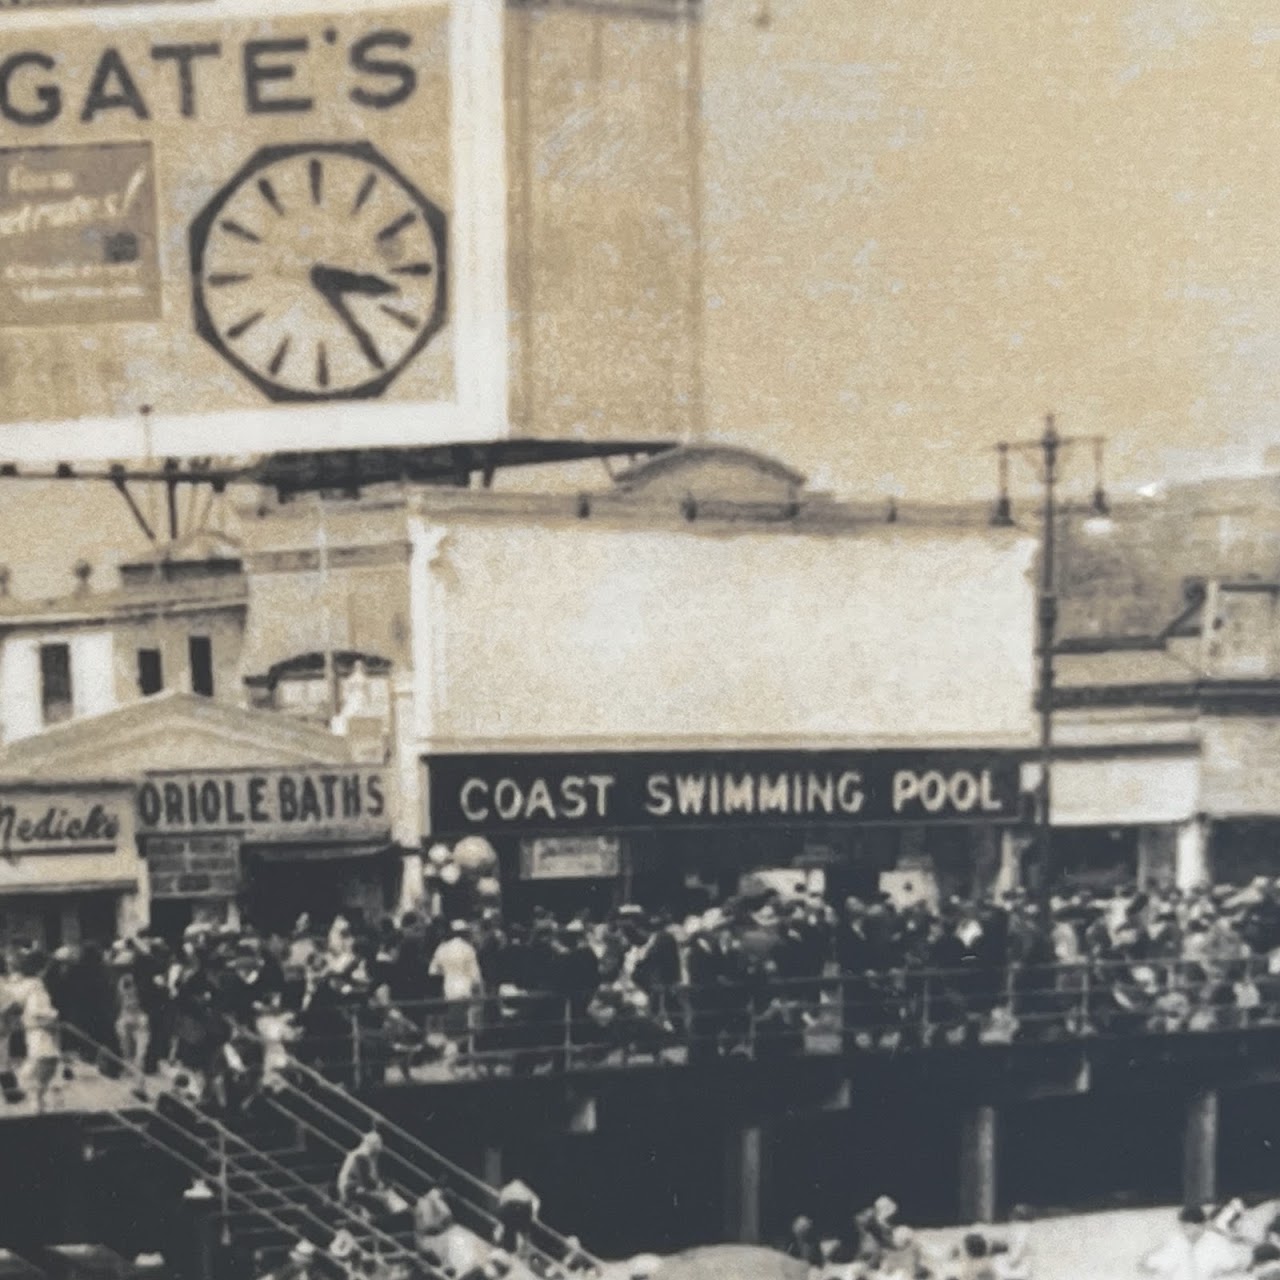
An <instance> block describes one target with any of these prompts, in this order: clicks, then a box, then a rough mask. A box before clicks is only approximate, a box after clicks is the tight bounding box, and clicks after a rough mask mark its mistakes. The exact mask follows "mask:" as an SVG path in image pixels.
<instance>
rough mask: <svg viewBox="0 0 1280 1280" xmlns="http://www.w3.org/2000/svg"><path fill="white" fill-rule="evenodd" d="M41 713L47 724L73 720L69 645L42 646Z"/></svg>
mask: <svg viewBox="0 0 1280 1280" xmlns="http://www.w3.org/2000/svg"><path fill="white" fill-rule="evenodd" d="M40 711H41V714H42V715H43V716H44V722H45V724H58V723H59V722H60V721H62V720H70V719H71V714H72V702H71V646H70V645H68V644H42V645H41V646H40Z"/></svg>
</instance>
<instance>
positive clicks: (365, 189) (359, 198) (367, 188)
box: [351, 173, 378, 217]
mask: <svg viewBox="0 0 1280 1280" xmlns="http://www.w3.org/2000/svg"><path fill="white" fill-rule="evenodd" d="M377 185H378V175H377V174H376V173H371V174H369V175H368V176H367V177H366V178H365V180H364V181H363V182H362V183H361V184H360V190H359V191H357V192H356V202H355V204H353V205H352V206H351V213H352V216H353V217H354V216H355V215H356V214H357V213H359V212H360V210H361V209H363V208H364V204H365V201H366V200H368V198H369V197H370V196H371V195H373V189H374V187H376V186H377Z"/></svg>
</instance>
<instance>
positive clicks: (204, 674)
mask: <svg viewBox="0 0 1280 1280" xmlns="http://www.w3.org/2000/svg"><path fill="white" fill-rule="evenodd" d="M187 650H188V653H189V655H190V658H191V692H192V693H194V694H197V695H199V696H200V697H201V698H212V697H213V641H211V640H210V639H209V637H208V636H192V637H191V638H190V640H189V641H188V642H187Z"/></svg>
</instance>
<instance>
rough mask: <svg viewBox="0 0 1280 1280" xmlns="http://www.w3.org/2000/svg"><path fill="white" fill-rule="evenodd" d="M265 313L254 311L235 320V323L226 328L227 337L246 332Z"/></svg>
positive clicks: (236, 336)
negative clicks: (241, 318)
mask: <svg viewBox="0 0 1280 1280" xmlns="http://www.w3.org/2000/svg"><path fill="white" fill-rule="evenodd" d="M266 314H267V313H266V312H265V311H255V312H253V314H252V315H247V316H245V318H244V319H243V320H237V321H236V322H235V324H233V325H232V326H231V328H230V329H228V330H227V337H228V338H239V337H242V336H243V335H244V334H246V333H248V332H249V330H250V329H252V328H253V326H254V325H255V324H257V323H258V321H259V320H261V319H262V317H263V316H265V315H266Z"/></svg>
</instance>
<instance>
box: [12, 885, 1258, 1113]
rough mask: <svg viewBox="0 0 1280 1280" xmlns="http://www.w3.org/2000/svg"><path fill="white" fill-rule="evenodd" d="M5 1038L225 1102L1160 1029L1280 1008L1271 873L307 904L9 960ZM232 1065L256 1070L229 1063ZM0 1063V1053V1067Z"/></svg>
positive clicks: (49, 1068)
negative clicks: (78, 1039) (809, 1043)
mask: <svg viewBox="0 0 1280 1280" xmlns="http://www.w3.org/2000/svg"><path fill="white" fill-rule="evenodd" d="M0 981H3V983H4V986H3V988H2V989H3V992H4V995H3V999H2V1001H0V1009H2V1010H3V1013H4V1015H5V1016H6V1018H7V1019H8V1028H7V1029H8V1031H9V1036H8V1037H0V1039H7V1040H8V1041H9V1047H15V1048H18V1049H19V1050H21V1047H22V1046H21V1043H20V1042H21V1041H22V1040H25V1041H26V1053H25V1057H26V1060H27V1064H28V1078H29V1080H30V1085H31V1087H32V1088H33V1089H35V1090H36V1091H37V1092H40V1093H41V1094H43V1091H44V1090H45V1089H47V1087H48V1086H49V1085H50V1083H52V1082H54V1081H55V1080H56V1078H57V1067H56V1053H55V1051H54V1049H53V1048H52V1047H51V1045H50V1043H49V1041H50V1040H51V1036H50V1035H49V1034H47V1029H48V1028H49V1027H50V1025H51V1024H53V1023H55V1022H57V1021H62V1022H65V1023H67V1024H69V1025H71V1026H73V1027H75V1028H78V1029H79V1031H80V1032H82V1033H83V1035H84V1036H85V1037H87V1038H88V1039H89V1040H92V1041H94V1042H97V1043H99V1044H102V1045H104V1046H106V1047H107V1048H109V1049H110V1050H111V1051H112V1052H113V1053H114V1054H117V1055H119V1057H120V1058H122V1059H123V1060H124V1061H125V1062H126V1063H127V1064H128V1066H130V1067H131V1068H134V1069H136V1070H137V1071H138V1072H141V1073H151V1072H154V1071H155V1070H156V1068H157V1066H158V1064H160V1063H162V1062H170V1063H173V1064H175V1065H176V1066H177V1067H179V1068H181V1069H183V1070H185V1071H187V1072H189V1073H193V1074H195V1075H198V1076H199V1077H200V1078H201V1079H203V1080H206V1081H208V1082H209V1085H210V1087H211V1088H212V1089H214V1090H215V1091H217V1092H218V1093H219V1096H220V1097H221V1098H222V1100H223V1101H224V1102H226V1103H228V1104H230V1103H232V1102H233V1101H234V1095H235V1093H236V1091H237V1088H239V1087H240V1082H241V1080H242V1077H244V1076H246V1075H249V1074H253V1073H254V1072H260V1073H262V1074H265V1076H266V1077H267V1079H268V1082H269V1081H270V1079H271V1077H272V1075H273V1073H274V1072H276V1071H278V1070H280V1069H281V1068H282V1067H283V1065H284V1063H285V1062H287V1061H288V1058H289V1055H290V1054H291V1053H292V1054H296V1055H297V1056H298V1057H299V1058H300V1059H301V1060H302V1061H304V1062H309V1063H312V1064H313V1065H316V1066H318V1067H320V1068H321V1069H324V1070H326V1071H327V1072H330V1073H331V1074H332V1073H337V1074H339V1075H344V1074H345V1075H350V1074H351V1073H353V1072H356V1073H359V1072H365V1073H369V1072H372V1073H375V1077H379V1076H387V1075H389V1076H390V1078H393V1079H394V1078H396V1075H397V1073H400V1074H402V1075H403V1076H405V1077H408V1076H410V1075H411V1074H412V1073H413V1072H414V1071H415V1070H417V1069H418V1068H419V1067H422V1066H423V1065H424V1064H426V1065H431V1064H443V1065H445V1066H450V1065H451V1064H452V1065H453V1066H456V1067H457V1069H459V1070H462V1069H464V1068H465V1069H483V1068H484V1067H485V1066H486V1065H489V1066H493V1067H494V1068H495V1069H496V1068H497V1067H498V1066H502V1068H503V1069H507V1068H514V1069H516V1070H530V1071H532V1070H537V1069H540V1068H548V1067H550V1068H554V1067H555V1065H556V1064H557V1063H558V1064H560V1065H562V1066H563V1065H564V1064H565V1062H566V1061H567V1060H568V1059H569V1057H570V1056H573V1057H576V1058H579V1059H582V1060H587V1061H591V1060H598V1059H600V1058H602V1057H604V1056H607V1055H608V1054H610V1053H613V1052H615V1051H617V1050H619V1049H621V1050H623V1052H624V1053H625V1052H630V1053H636V1054H645V1053H649V1054H653V1055H655V1056H656V1055H661V1054H663V1053H665V1052H667V1051H668V1050H672V1049H674V1050H677V1051H678V1052H680V1053H682V1054H685V1055H687V1056H688V1057H689V1058H690V1059H692V1058H696V1057H710V1056H715V1055H721V1054H727V1053H734V1052H741V1051H750V1052H753V1053H755V1054H757V1055H762V1054H765V1053H787V1052H795V1051H798V1050H800V1049H802V1048H803V1047H804V1046H805V1044H806V1037H807V1036H810V1035H812V1033H813V1031H814V1028H815V1026H820V1027H823V1028H826V1029H827V1030H828V1031H829V1030H830V1029H832V1028H835V1029H836V1030H837V1031H838V1033H839V1038H838V1039H837V1040H836V1043H837V1044H851V1045H856V1046H859V1047H863V1048H890V1049H896V1048H900V1047H912V1046H914V1047H923V1046H926V1045H931V1044H953V1045H958V1044H965V1043H985V1044H1005V1043H1010V1042H1013V1041H1015V1040H1019V1039H1027V1038H1043V1037H1061V1036H1087V1035H1094V1034H1107V1033H1110V1034H1122V1033H1136V1032H1168V1033H1172V1032H1178V1031H1184V1030H1190V1031H1194V1030H1207V1029H1211V1028H1231V1027H1238V1026H1246V1025H1249V1024H1250V1023H1251V1022H1254V1023H1256V1022H1261V1021H1268V1020H1276V1019H1280V882H1277V881H1274V880H1259V881H1255V882H1254V883H1252V884H1250V885H1248V886H1246V887H1244V888H1231V887H1225V886H1224V887H1214V888H1207V887H1206V888H1203V889H1198V890H1192V891H1186V892H1183V891H1179V890H1175V889H1168V890H1159V891H1147V892H1140V891H1138V890H1136V889H1133V888H1129V889H1122V890H1116V891H1113V892H1108V893H1106V894H1086V893H1073V894H1064V895H1060V896H1058V897H1054V898H1051V899H1048V900H1038V899H1033V898H1031V897H1029V896H1027V895H1025V894H1022V893H1013V894H1008V895H1005V896H1004V897H1002V898H999V899H997V898H988V899H986V900H982V901H961V900H958V899H952V900H950V901H947V902H943V903H941V904H932V903H929V902H927V901H915V902H910V903H902V902H896V901H894V900H893V899H891V898H890V897H889V896H888V895H885V894H881V895H879V896H878V897H876V898H874V899H871V900H865V901H864V900H861V899H858V898H852V897H851V898H848V899H846V900H844V901H843V902H840V903H832V902H830V901H828V900H826V899H825V898H823V897H821V896H819V895H797V896H794V897H790V898H787V897H784V896H781V895H779V894H778V893H776V892H772V891H765V892H761V893H759V894H744V895H740V896H738V897H736V898H732V899H729V900H727V901H724V902H722V903H720V904H719V905H716V906H710V907H708V908H707V909H705V910H703V911H701V912H699V913H698V914H696V915H690V916H685V917H683V918H680V919H676V918H674V917H673V916H672V915H671V914H670V913H668V912H663V911H656V912H653V911H645V910H643V909H642V908H640V907H639V906H635V905H623V906H621V907H619V908H618V909H616V910H615V911H613V912H611V913H610V914H609V915H608V916H607V917H606V918H603V919H592V918H590V917H589V916H587V915H586V914H582V915H577V916H574V917H573V918H571V919H568V920H557V919H556V918H555V917H553V916H552V915H551V914H550V913H549V912H546V911H537V912H535V913H534V915H533V917H532V919H530V920H528V921H524V922H516V921H509V920H506V919H504V918H503V917H502V915H501V913H500V911H498V910H497V909H496V908H493V907H488V908H486V909H485V910H483V911H482V912H479V913H477V914H476V915H474V916H471V917H469V918H458V919H453V920H447V919H443V918H435V919H429V918H426V917H425V916H423V915H420V914H417V913H412V912H411V913H407V914H406V915H404V916H403V917H402V918H401V919H399V920H398V921H392V920H391V919H382V920H380V921H376V922H370V921H363V920H359V919H355V918H353V919H347V918H344V917H341V916H340V917H338V918H336V919H334V920H332V921H331V922H327V923H326V927H324V928H318V927H315V926H313V922H312V921H311V920H310V919H308V918H307V917H306V916H302V917H301V918H299V919H298V921H297V922H296V925H295V927H294V928H293V930H292V931H291V933H290V934H289V935H288V936H284V935H281V934H267V933H263V932H259V931H256V930H254V929H253V928H250V927H233V926H230V925H223V926H215V925H193V926H191V927H189V928H188V929H187V930H186V932H185V933H184V935H183V936H182V937H181V938H180V939H174V940H172V941H170V940H166V939H163V938H161V937H159V936H156V935H153V934H143V935H141V936H138V937H135V938H129V939H123V940H120V941H119V942H117V943H115V944H114V945H113V946H112V947H110V948H109V949H107V950H106V951H103V950H101V949H99V948H96V947H94V946H93V945H92V944H88V943H87V944H85V945H83V946H81V947H78V948H69V947H68V948H61V949H59V950H57V951H55V952H54V953H53V954H52V955H45V954H44V953H43V952H42V951H41V950H40V949H39V948H38V947H35V946H29V947H26V948H22V949H20V950H18V951H17V952H16V953H13V954H11V955H10V956H9V957H8V958H7V975H6V976H5V977H4V978H3V979H0ZM251 1060H252V1064H253V1066H252V1070H251V1068H250V1065H249V1064H250V1061H251ZM2 1066H3V1064H0V1067H2Z"/></svg>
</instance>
